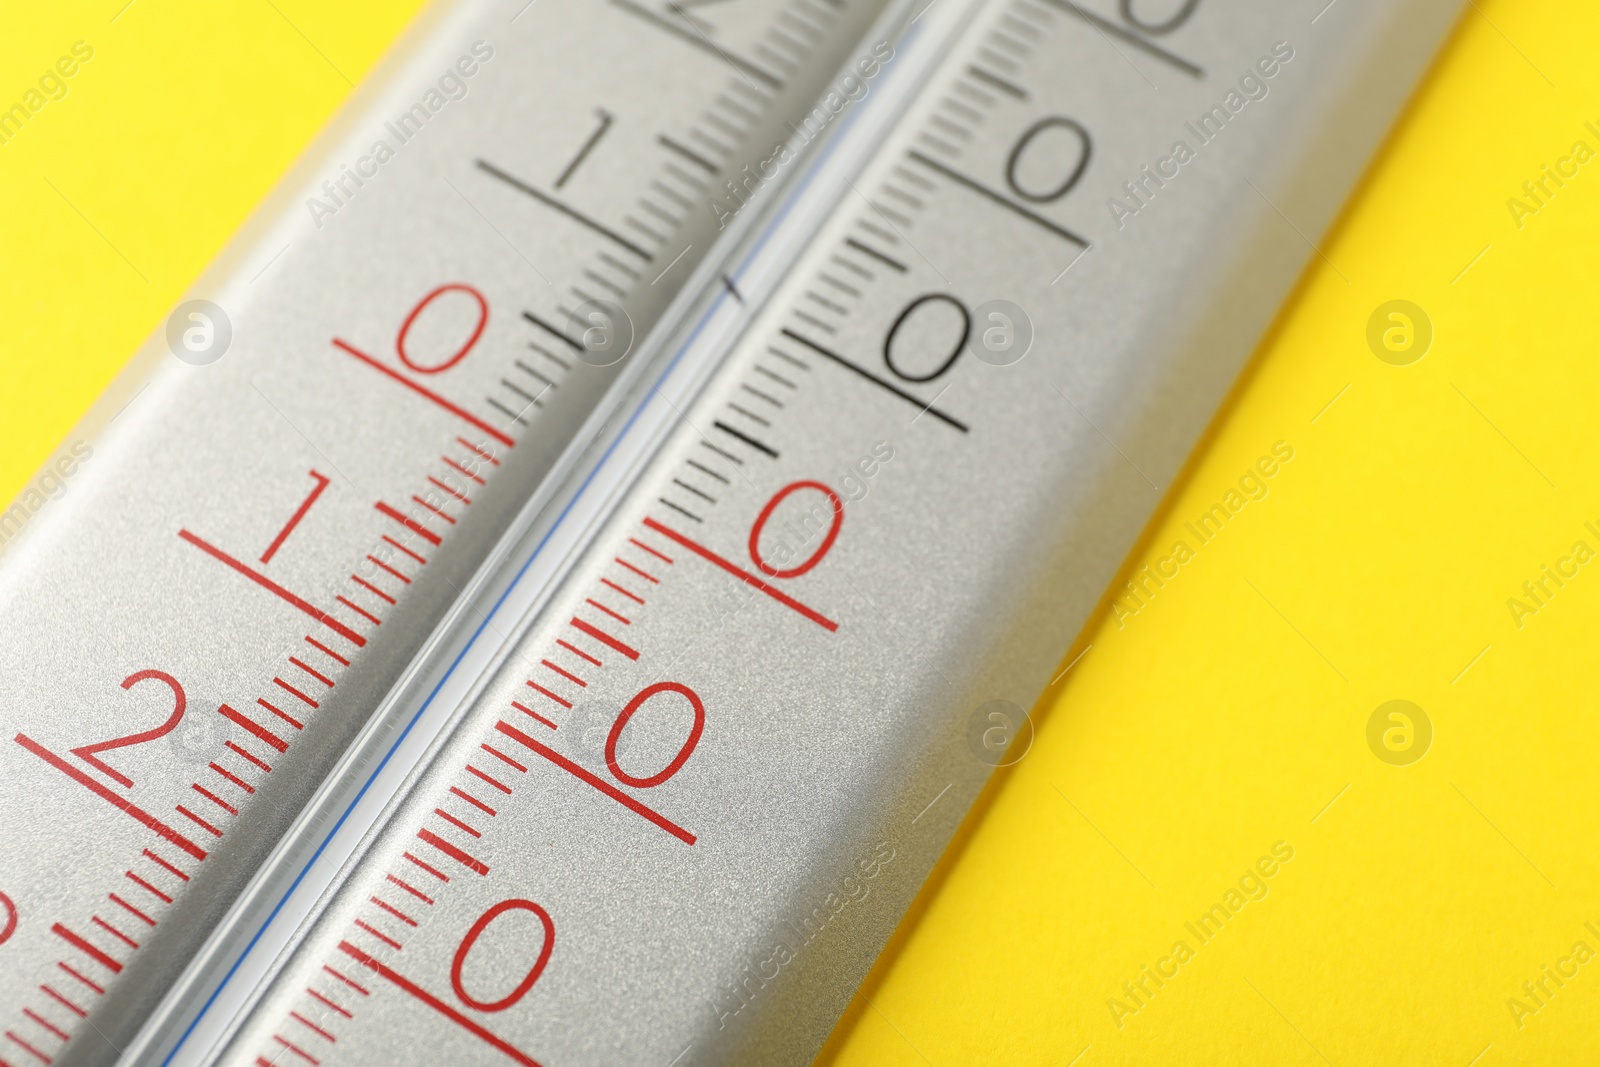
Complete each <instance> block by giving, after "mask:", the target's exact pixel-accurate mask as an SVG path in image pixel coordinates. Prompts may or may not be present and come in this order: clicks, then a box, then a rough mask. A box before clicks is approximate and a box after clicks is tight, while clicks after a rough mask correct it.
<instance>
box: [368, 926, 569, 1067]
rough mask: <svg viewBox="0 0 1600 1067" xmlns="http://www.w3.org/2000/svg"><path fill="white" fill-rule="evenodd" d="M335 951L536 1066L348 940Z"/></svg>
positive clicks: (525, 1063) (524, 1066)
mask: <svg viewBox="0 0 1600 1067" xmlns="http://www.w3.org/2000/svg"><path fill="white" fill-rule="evenodd" d="M339 951H340V952H343V953H344V954H345V955H346V956H349V957H350V958H351V959H353V960H355V961H356V963H358V964H359V965H360V966H361V967H362V969H364V970H366V971H368V972H369V973H371V974H375V975H377V976H378V977H380V978H382V979H383V980H384V981H386V982H389V983H390V984H391V985H393V986H394V987H395V988H397V989H399V990H401V991H402V992H404V993H407V994H409V995H411V996H412V997H415V998H416V999H417V1000H420V1001H421V1002H422V1003H424V1004H426V1005H427V1006H428V1007H430V1008H432V1009H433V1010H434V1011H436V1012H438V1013H439V1014H440V1015H443V1016H444V1017H445V1018H446V1019H449V1020H450V1021H451V1022H453V1023H455V1024H456V1025H457V1026H459V1027H461V1028H462V1029H463V1030H465V1031H467V1032H468V1033H469V1034H471V1035H472V1036H473V1037H476V1038H478V1039H479V1040H480V1041H483V1042H484V1043H486V1044H488V1045H491V1046H493V1047H494V1048H497V1049H499V1050H500V1051H501V1052H503V1053H505V1054H506V1055H507V1056H510V1057H511V1058H512V1059H513V1060H515V1061H516V1062H518V1063H520V1064H522V1067H540V1065H539V1061H538V1060H535V1059H534V1058H533V1057H532V1056H529V1055H528V1054H527V1053H525V1052H523V1051H522V1050H521V1049H519V1048H517V1047H516V1046H515V1045H512V1044H511V1043H509V1042H508V1041H506V1040H505V1039H504V1038H501V1037H497V1036H496V1035H495V1034H494V1033H492V1032H491V1031H489V1030H486V1029H484V1028H483V1027H482V1026H481V1025H479V1024H478V1023H477V1022H474V1021H473V1020H472V1019H469V1018H467V1017H466V1016H465V1015H463V1014H461V1013H460V1012H459V1011H457V1010H456V1009H455V1008H452V1007H451V1006H450V1005H449V1004H446V1003H445V1002H444V1001H442V1000H440V999H439V998H438V997H436V996H434V995H433V994H432V993H429V992H428V991H427V990H426V989H423V988H422V987H421V986H419V985H417V984H416V983H415V982H412V981H411V980H410V979H408V978H405V977H404V976H402V975H400V974H399V973H397V972H396V971H394V970H392V969H390V968H389V967H386V966H385V965H384V964H383V963H381V962H379V961H378V960H377V959H374V958H373V957H372V956H369V955H368V954H367V953H365V952H363V951H361V950H360V949H359V948H357V947H356V946H354V945H352V944H351V943H350V942H348V941H341V942H339Z"/></svg>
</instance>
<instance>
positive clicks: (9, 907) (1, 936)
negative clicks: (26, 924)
mask: <svg viewBox="0 0 1600 1067" xmlns="http://www.w3.org/2000/svg"><path fill="white" fill-rule="evenodd" d="M0 908H4V909H5V913H6V921H5V925H4V926H0V945H3V944H5V943H6V942H7V941H10V940H11V935H12V934H14V933H16V932H17V906H16V905H15V904H13V903H12V902H11V898H10V897H8V896H6V895H5V894H4V893H0Z"/></svg>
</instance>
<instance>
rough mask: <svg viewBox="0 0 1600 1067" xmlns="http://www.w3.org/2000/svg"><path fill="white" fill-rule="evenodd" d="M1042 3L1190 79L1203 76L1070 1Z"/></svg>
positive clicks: (1168, 54)
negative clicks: (1130, 46) (1140, 50)
mask: <svg viewBox="0 0 1600 1067" xmlns="http://www.w3.org/2000/svg"><path fill="white" fill-rule="evenodd" d="M1044 2H1045V3H1047V4H1050V5H1051V6H1052V7H1056V8H1059V9H1060V10H1062V11H1065V12H1066V13H1067V14H1069V15H1075V16H1077V17H1078V18H1080V19H1082V20H1083V21H1084V22H1087V23H1088V24H1089V25H1091V26H1093V27H1094V28H1095V29H1097V30H1100V31H1101V32H1102V33H1108V34H1110V35H1111V36H1113V37H1115V38H1117V39H1118V40H1120V41H1124V42H1126V43H1128V44H1131V45H1133V46H1134V47H1135V48H1138V49H1142V50H1143V51H1145V52H1147V53H1148V54H1150V55H1152V56H1154V57H1155V58H1157V59H1159V60H1162V61H1163V62H1166V63H1170V64H1172V65H1173V66H1174V67H1177V68H1178V69H1179V70H1181V71H1183V72H1184V73H1185V74H1187V75H1189V76H1190V77H1191V78H1199V77H1201V76H1202V75H1204V74H1205V71H1203V70H1201V69H1200V68H1199V67H1197V66H1195V65H1194V64H1193V63H1191V62H1189V61H1188V60H1187V59H1184V58H1183V57H1182V56H1178V55H1174V54H1173V53H1171V52H1169V51H1167V50H1166V49H1165V48H1162V47H1161V46H1160V45H1158V44H1155V43H1153V42H1151V41H1150V40H1149V39H1148V38H1145V37H1142V36H1140V35H1139V34H1137V33H1133V32H1132V31H1130V30H1125V29H1123V28H1122V27H1121V26H1118V25H1117V24H1116V23H1115V22H1110V21H1108V20H1106V19H1103V18H1101V17H1100V16H1099V15H1096V14H1095V13H1094V12H1092V11H1085V10H1084V9H1083V8H1081V7H1079V6H1078V5H1077V4H1074V3H1072V2H1071V0H1044Z"/></svg>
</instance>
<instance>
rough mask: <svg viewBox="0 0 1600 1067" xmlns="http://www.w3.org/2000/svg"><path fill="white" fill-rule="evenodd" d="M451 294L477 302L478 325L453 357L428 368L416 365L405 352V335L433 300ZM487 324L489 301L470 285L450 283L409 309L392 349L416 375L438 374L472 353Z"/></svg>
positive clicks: (424, 364) (421, 364)
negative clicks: (463, 295)
mask: <svg viewBox="0 0 1600 1067" xmlns="http://www.w3.org/2000/svg"><path fill="white" fill-rule="evenodd" d="M452 292H454V293H466V294H467V295H468V296H470V297H472V299H473V300H476V301H477V302H478V325H477V326H475V327H474V328H473V330H472V336H471V337H469V338H467V341H466V344H463V345H462V346H461V347H460V348H458V349H456V353H455V355H453V356H451V357H450V358H449V359H447V360H445V361H444V362H443V363H435V364H433V365H432V366H429V365H428V364H426V363H418V362H416V361H415V360H414V359H412V358H411V353H409V352H407V351H406V335H407V334H409V333H410V332H411V325H412V323H414V322H416V321H417V316H418V315H420V314H422V309H423V308H425V307H427V306H428V305H429V304H431V303H433V302H434V300H436V299H437V298H439V297H441V296H443V295H444V294H445V293H452ZM488 323H489V301H487V300H485V299H484V298H483V294H482V293H480V292H478V290H476V289H474V288H473V287H472V286H470V285H463V284H461V283H460V282H451V283H449V284H448V285H441V286H439V288H437V289H435V290H434V291H433V292H431V293H429V294H428V295H427V296H425V297H423V298H422V300H421V302H420V303H418V304H417V306H416V307H414V308H412V309H411V314H409V315H407V316H406V321H405V323H404V324H402V325H401V327H400V336H399V337H396V338H395V341H394V349H395V351H396V352H398V353H399V354H400V362H401V363H404V364H405V365H406V366H408V367H410V368H411V369H412V370H414V371H416V372H417V373H419V374H438V373H439V372H441V371H447V370H449V369H450V368H451V367H454V366H455V365H456V364H457V363H460V362H461V361H462V360H463V359H465V358H466V357H467V353H468V352H471V351H472V346H473V345H475V344H477V343H478V338H480V337H482V336H483V328H484V327H485V326H487V325H488Z"/></svg>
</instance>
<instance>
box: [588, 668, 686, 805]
mask: <svg viewBox="0 0 1600 1067" xmlns="http://www.w3.org/2000/svg"><path fill="white" fill-rule="evenodd" d="M657 693H677V694H679V695H680V696H684V697H688V698H689V706H690V707H691V708H693V709H694V725H693V726H692V727H690V729H689V736H688V738H687V739H686V740H685V741H684V742H683V747H681V748H679V749H678V754H677V755H676V756H674V757H672V762H671V763H668V764H667V765H666V766H665V767H663V768H661V770H659V771H657V772H656V773H655V774H652V775H651V776H650V777H648V778H635V777H634V776H633V775H631V774H629V773H628V772H627V771H625V770H623V769H622V767H621V765H620V764H618V763H617V743H618V742H620V741H621V740H622V731H623V730H625V729H627V727H628V722H629V720H631V719H632V718H633V713H634V712H636V711H638V710H639V709H640V708H641V707H643V706H644V702H645V701H647V700H649V699H650V698H651V697H653V696H655V695H656V694H657ZM705 728H706V706H705V705H704V704H702V703H701V702H700V697H699V696H698V695H696V693H695V691H694V690H693V689H690V688H689V687H688V686H686V685H681V684H679V683H678V682H657V683H656V684H655V685H650V686H646V687H645V688H643V689H641V690H639V694H638V695H637V696H635V697H634V698H633V699H632V700H630V701H628V704H627V706H626V707H625V708H623V709H622V713H621V714H620V715H618V716H617V721H616V722H614V723H612V724H611V733H610V734H609V735H607V737H606V766H607V767H610V768H611V773H612V774H614V775H616V776H617V780H618V781H619V782H625V783H626V784H628V785H631V786H633V787H634V788H635V789H648V788H650V787H651V786H653V785H660V784H661V783H662V782H665V781H666V780H667V779H668V778H671V777H672V776H673V775H674V774H677V773H678V771H679V770H680V769H681V768H682V767H683V765H684V763H685V762H687V761H688V759H689V757H690V756H691V755H693V754H694V746H695V745H697V744H699V743H700V735H701V734H702V733H704V732H705Z"/></svg>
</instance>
